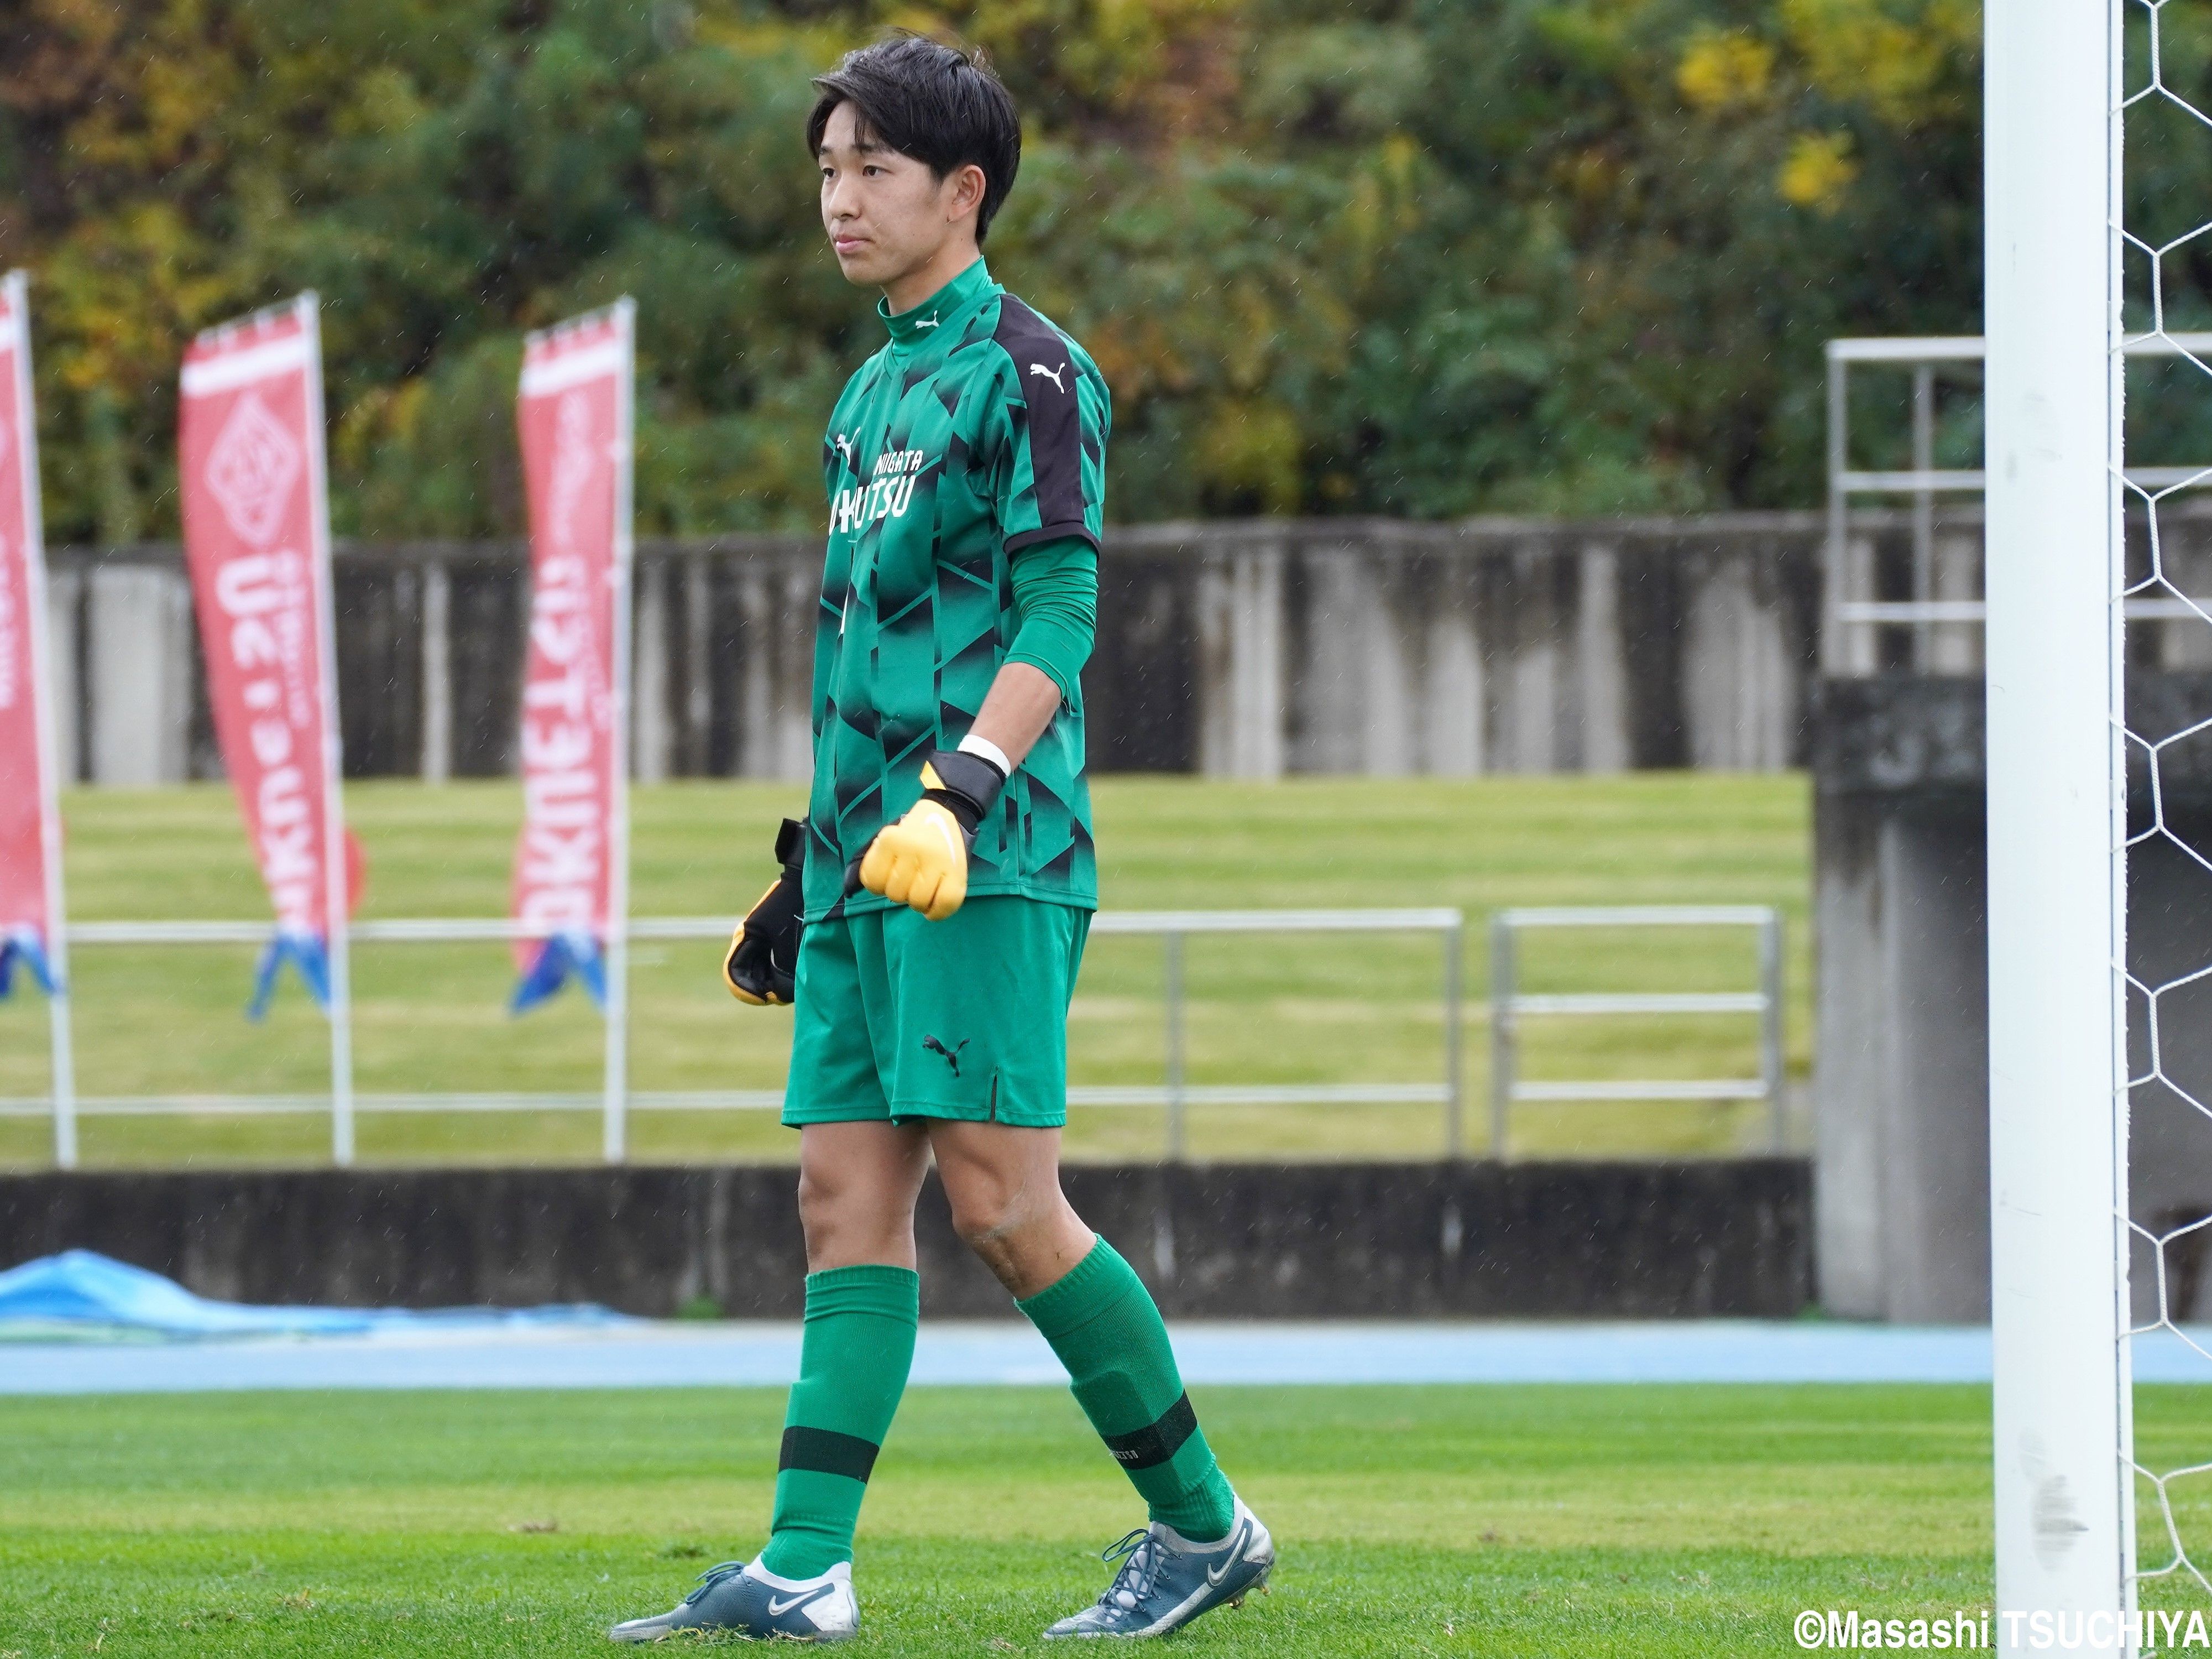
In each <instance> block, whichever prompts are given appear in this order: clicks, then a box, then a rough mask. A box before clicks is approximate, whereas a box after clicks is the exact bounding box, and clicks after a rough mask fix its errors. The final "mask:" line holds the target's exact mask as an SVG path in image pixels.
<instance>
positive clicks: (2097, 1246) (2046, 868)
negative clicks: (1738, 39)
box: [1983, 0, 2133, 1654]
mask: <svg viewBox="0 0 2212 1659" xmlns="http://www.w3.org/2000/svg"><path fill="white" fill-rule="evenodd" d="M1985 17H1986V20H1987V21H1986V25H1985V28H1986V35H1985V50H1984V64H1985V75H1986V82H1985V88H1984V111H1985V116H1984V141H1983V150H1984V167H1985V170H1986V171H1985V187H1984V203H1985V209H1984V237H1985V249H1984V273H1985V282H1986V284H1987V287H1986V292H1985V295H1984V315H1985V320H1986V327H1987V330H1988V391H1987V410H1988V413H1987V433H1988V438H1987V444H1988V455H1987V464H1986V466H1985V469H1984V471H1985V472H1986V475H1987V488H1988V496H1987V499H1988V521H1989V549H1990V551H1989V556H1988V561H1987V574H1986V592H1987V594H1988V613H1987V630H1988V631H1987V635H1986V641H1985V643H1986V658H1985V660H1986V664H1987V687H1988V745H1989V747H1988V759H1989V793H1988V813H1989V817H1988V823H1989V912H1990V921H1989V996H1990V1025H1989V1030H1990V1247H1991V1314H1992V1319H1993V1324H1994V1330H1993V1340H1994V1353H1995V1382H1994V1388H1993V1390H1992V1399H1993V1408H1994V1443H1995V1448H1996V1606H1997V1610H1998V1615H1999V1616H1998V1620H1997V1623H1998V1645H1999V1646H2000V1647H2001V1648H2003V1649H2006V1650H2018V1649H2021V1648H2024V1646H2025V1645H2026V1641H2027V1638H2026V1636H2025V1634H2024V1633H2021V1634H2016V1635H2014V1636H2012V1637H2011V1638H2008V1636H2007V1634H2006V1631H2005V1626H2006V1624H2007V1622H2008V1621H2007V1620H2005V1618H2004V1616H2003V1615H2004V1614H2005V1613H2012V1612H2037V1613H2055V1614H2059V1615H2062V1616H2069V1617H2079V1616H2081V1615H2086V1614H2093V1613H2103V1614H2105V1615H2106V1616H2109V1615H2111V1614H2112V1613H2114V1612H2116V1611H2118V1610H2121V1609H2124V1607H2126V1606H2127V1605H2128V1602H2129V1600H2130V1597H2131V1595H2132V1593H2133V1589H2132V1584H2131V1582H2130V1571H2129V1563H2130V1559H2131V1555H2132V1542H2133V1541H2132V1537H2131V1530H2132V1522H2131V1515H2132V1504H2131V1502H2130V1492H2129V1486H2128V1476H2127V1471H2126V1463H2125V1462H2124V1458H2125V1455H2126V1449H2125V1440H2126V1421H2127V1416H2126V1413H2127V1399H2128V1392H2129V1384H2128V1356H2127V1350H2126V1344H2125V1343H2124V1341H2123V1340H2121V1334H2122V1331H2123V1330H2124V1304H2125V1297H2126V1293H2127V1251H2126V1240H2125V1237H2124V1215H2125V1207H2126V1190H2125V1182H2126V1157H2125V1136H2126V1116H2125V1102H2126V1096H2125V1089H2124V1085H2125V1079H2126V1053H2125V1040H2124V1030H2125V1021H2124V1006H2123V1002H2122V998H2123V995H2124V983H2123V979H2122V974H2123V971H2124V963H2125V960H2126V912H2125V904H2124V890H2125V889H2124V867H2123V859H2122V857H2121V851H2120V849H2121V848H2122V847H2123V846H2124V842H2125V830H2126V823H2125V816H2124V767H2123V763H2122V762H2123V757H2122V752H2121V743H2122V738H2121V735H2120V732H2119V730H2118V715H2119V713H2120V690H2121V675H2122V665H2123V658H2122V653H2121V650H2120V626H2121V611H2120V606H2119V605H2118V602H2117V601H2118V595H2119V593H2120V592H2121V589H2122V587H2123V586H2124V580H2123V571H2122V546H2121V536H2120V514H2119V479H2118V466H2119V463H2120V459H2121V457H2120V453H2119V437H2118V434H2119V417H2120V398H2119V387H2118V375H2119V373H2120V369H2121V365H2122V361H2123V359H2122V354H2121V350H2120V347H2121V344H2122V334H2121V328H2120V286H2119V281H2118V240H2117V238H2116V236H2115V234H2114V232H2115V228H2116V227H2117V225H2118V220H2119V205H2120V204H2119V197H2118V188H2117V181H2118V167H2119V123H2118V116H2117V112H2116V106H2117V103H2118V98H2117V88H2118V68H2119V63H2120V54H2119V50H2118V4H2117V3H2116V0H2101V3H2084V0H1998V3H1996V4H1993V5H1991V6H1990V7H1989V8H1988V9H1987V10H1986V12H1985ZM2062 1627H2063V1626H2062ZM2091 1628H2092V1629H2093V1628H2094V1626H2091ZM2120 1650H2121V1649H2120V1645H2119V1644H2118V1642H2117V1640H2115V1641H2113V1642H2112V1644H2110V1645H2104V1646H2100V1648H2098V1649H2096V1651H2101V1652H2105V1653H2108V1654H2110V1653H2117V1652H2119V1651H2120Z"/></svg>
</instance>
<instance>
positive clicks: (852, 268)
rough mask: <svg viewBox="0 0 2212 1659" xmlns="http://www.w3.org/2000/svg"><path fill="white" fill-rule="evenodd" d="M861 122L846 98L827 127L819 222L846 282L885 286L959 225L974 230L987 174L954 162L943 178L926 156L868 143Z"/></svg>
mask: <svg viewBox="0 0 2212 1659" xmlns="http://www.w3.org/2000/svg"><path fill="white" fill-rule="evenodd" d="M858 125H859V123H858V118H857V116H856V113H855V112H854V107H853V106H852V105H851V104H850V103H843V104H840V105H838V106H837V107H836V108H835V109H833V110H831V111H830V112H829V125H827V126H825V127H824V128H823V131H822V149H821V152H820V154H819V155H817V157H816V158H815V159H816V160H817V161H818V162H819V163H820V166H821V168H822V228H823V229H824V230H826V231H828V232H829V246H830V247H831V248H832V249H833V250H834V251H835V252H836V255H837V264H838V266H839V268H840V269H841V270H843V271H844V273H845V280H846V281H847V282H849V283H854V284H856V285H858V286H861V287H873V288H881V287H884V286H885V285H887V284H890V283H895V282H896V281H897V280H898V279H899V278H900V277H902V276H906V275H908V273H909V272H912V271H915V270H921V268H922V267H923V266H925V265H927V264H929V262H930V261H931V260H932V259H933V258H935V257H936V256H937V254H938V252H939V250H940V249H942V248H943V247H944V246H945V243H946V242H947V241H949V240H951V239H952V237H953V236H954V235H955V234H956V233H957V231H958V229H959V228H960V227H961V226H962V225H963V224H964V225H965V226H967V227H968V228H969V234H972V232H973V227H974V224H975V217H974V208H975V204H977V203H978V202H979V201H980V200H981V197H982V193H983V173H982V169H981V168H980V167H956V168H954V169H953V171H952V172H951V173H947V174H946V175H945V178H944V179H939V178H937V176H936V175H935V174H933V173H931V172H930V170H929V164H928V163H927V162H926V161H915V159H914V157H912V156H911V155H900V154H899V153H898V152H897V151H896V150H891V149H884V148H883V147H882V146H881V145H880V144H877V143H873V142H871V143H866V144H863V143H861V142H860V137H859V135H858V132H857V131H856V129H857V127H858Z"/></svg>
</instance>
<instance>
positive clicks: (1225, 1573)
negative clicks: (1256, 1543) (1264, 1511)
mask: <svg viewBox="0 0 2212 1659" xmlns="http://www.w3.org/2000/svg"><path fill="white" fill-rule="evenodd" d="M1251 1541H1252V1523H1251V1522H1249V1521H1241V1522H1238V1523H1237V1536H1236V1537H1235V1538H1234V1539H1233V1540H1231V1542H1230V1546H1229V1559H1227V1560H1226V1561H1224V1562H1223V1563H1222V1564H1221V1571H1219V1572H1216V1571H1214V1570H1213V1569H1212V1567H1208V1568H1207V1569H1206V1586H1207V1588H1208V1589H1220V1588H1221V1581H1222V1580H1223V1579H1225V1578H1226V1577H1229V1570H1230V1568H1231V1567H1233V1566H1236V1565H1237V1564H1238V1563H1240V1562H1241V1561H1243V1559H1244V1547H1245V1546H1246V1545H1248V1544H1249V1543H1250V1542H1251Z"/></svg>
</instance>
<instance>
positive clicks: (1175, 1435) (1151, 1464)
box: [1099, 1394, 1198, 1469]
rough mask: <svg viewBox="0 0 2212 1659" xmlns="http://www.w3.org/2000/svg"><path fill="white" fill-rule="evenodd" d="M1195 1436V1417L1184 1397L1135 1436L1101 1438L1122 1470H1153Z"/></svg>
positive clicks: (1103, 1435)
mask: <svg viewBox="0 0 2212 1659" xmlns="http://www.w3.org/2000/svg"><path fill="white" fill-rule="evenodd" d="M1197 1432H1198V1413H1196V1412H1194V1411H1193V1410H1191V1408H1190V1396H1189V1395H1187V1394H1186V1395H1182V1396H1181V1397H1179V1398H1178V1399H1177V1400H1176V1402H1175V1404H1174V1405H1172V1406H1170V1407H1168V1408H1167V1409H1166V1410H1165V1411H1164V1412H1162V1413H1160V1415H1159V1420H1158V1422H1156V1423H1153V1424H1151V1425H1148V1426H1146V1427H1145V1428H1141V1429H1139V1430H1138V1431H1136V1432H1135V1433H1134V1434H1102V1435H1100V1436H1099V1438H1100V1439H1101V1440H1103V1441H1104V1442H1105V1443H1106V1449H1107V1450H1108V1451H1109V1452H1111V1453H1113V1454H1114V1461H1115V1462H1116V1463H1119V1464H1120V1465H1121V1467H1122V1468H1125V1469H1154V1468H1158V1467H1159V1466H1160V1465H1161V1464H1163V1463H1164V1462H1167V1461H1168V1460H1169V1459H1170V1458H1171V1457H1173V1456H1174V1455H1176V1453H1177V1452H1179V1451H1181V1450H1182V1443H1183V1442H1184V1441H1186V1440H1188V1439H1189V1438H1190V1437H1191V1436H1193V1435H1194V1434H1196V1433H1197Z"/></svg>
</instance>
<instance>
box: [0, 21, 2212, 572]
mask: <svg viewBox="0 0 2212 1659" xmlns="http://www.w3.org/2000/svg"><path fill="white" fill-rule="evenodd" d="M2169 15H2172V14H2171V13H2170V14H2169ZM887 25H902V26H908V27H921V28H927V29H933V30H935V29H944V30H950V31H952V32H955V33H960V34H962V35H964V36H966V37H967V38H969V39H970V40H975V41H978V42H980V43H981V44H982V45H983V46H986V47H987V49H989V50H990V52H992V54H993V55H994V58H995V60H996V62H997V64H998V66H999V68H1000V71H1001V73H1002V74H1003V75H1004V76H1005V77H1006V80H1007V82H1009V84H1010V85H1011V86H1012V88H1013V89H1014V91H1015V93H1016V95H1017V97H1018V99H1019V100H1021V102H1022V105H1023V107H1024V112H1025V115H1026V118H1027V121H1028V131H1027V139H1026V152H1025V155H1024V162H1023V167H1022V174H1021V179H1020V182H1019V185H1018V188H1017V189H1016V191H1015V192H1014V194H1013V197H1012V201H1011V202H1010V204H1009V205H1008V207H1007V210H1006V214H1005V216H1003V217H1002V219H1001V220H1000V223H999V224H998V225H997V226H996V227H994V230H993V233H992V235H991V239H990V243H989V247H988V252H989V253H990V256H991V259H992V264H993V267H994V271H995V272H996V274H997V275H999V276H1000V278H1001V279H1002V280H1005V281H1006V282H1007V283H1010V284H1011V285H1012V286H1013V287H1015V288H1016V289H1018V291H1020V292H1022V293H1023V294H1024V295H1026V296H1028V297H1030V299H1032V300H1033V301H1035V302H1036V304H1038V305H1039V306H1040V307H1042V308H1043V309H1045V310H1046V311H1048V313H1051V314H1053V315H1054V317H1056V318H1057V319H1059V320H1060V321H1061V322H1062V323H1064V324H1066V325H1067V326H1069V327H1070V328H1072V329H1073V330H1074V331H1077V332H1078V333H1079V335H1080V336H1081V337H1082V338H1083V339H1084V340H1085V343H1087V344H1088V345H1089V346H1090V348H1091V350H1092V351H1093V353H1094V354H1095V355H1096V356H1097V358H1098V360H1099V362H1100V363H1101V365H1102V366H1103V368H1104V369H1105V372H1106V374H1107V376H1108V378H1109V380H1110V382H1111V383H1112V386H1113V389H1114V394H1115V433H1116V441H1115V481H1114V483H1115V496H1114V499H1113V501H1111V503H1110V506H1111V507H1112V509H1113V511H1114V512H1115V514H1116V515H1117V516H1124V517H1127V516H1146V517H1155V516H1164V515H1167V516H1171V515H1177V514H1187V513H1219V512H1236V513H1244V512H1261V511H1266V512H1301V513H1328V512H1382V513H1411V514H1416V515H1423V516H1431V515H1440V514H1453V513H1467V512H1472V511H1479V510H1524V511H1539V512H1555V511H1556V512H1589V513H1596V512H1611V511H1633V510H1640V509H1654V510H1656V509H1674V508H1694V507H1721V506H1728V505H1761V504H1802V503H1806V502H1809V501H1811V500H1813V499H1814V496H1815V495H1816V494H1817V491H1818V489H1819V459H1820V343H1821V342H1822V341H1823V340H1824V339H1826V337H1828V336H1829V335H1831V334H1834V333H1838V332H1902V331H1913V332H1972V331H1975V329H1976V328H1977V326H1978V324H1977V318H1978V309H1979V300H1978V295H1979V286H1980V274H1979V270H1978V216H1977V207H1976V202H1977V197H1978V182H1979V158H1978V140H1977V134H1976V107H1977V105H1978V74H1979V66H1978V35H1979V27H1980V25H1979V18H1978V13H1977V12H1976V11H1975V10H1974V9H1972V7H1971V6H1970V5H1968V4H1966V3H1965V0H1367V3H1357V0H1355V3H1343V0H968V3H946V4H945V5H943V6H941V7H939V9H922V8H917V7H914V6H908V5H902V4H896V3H850V4H840V3H817V0H782V3H781V4H777V5H767V4H759V3H744V0H690V3H684V0H22V3H21V4H20V5H19V6H18V7H17V8H15V9H14V11H13V13H12V15H11V20H10V21H5V22H0V263H4V264H23V265H27V266H29V267H30V268H32V270H33V271H34V272H35V273H36V274H37V276H38V287H37V289H35V291H34V303H35V307H36V317H37V321H38V326H39V341H38V347H39V352H40V380H41V386H40V395H41V399H42V403H43V407H44V420H45V424H46V434H45V441H46V458H47V468H46V471H47V492H48V514H49V520H50V524H51V533H52V536H53V537H54V538H56V539H58V540H60V539H76V538H105V539H118V540H119V539H125V538H131V537H133V536H137V535H141V534H161V533H169V532H173V525H174V511H175V509H174V498H173V479H172V477H171V471H172V467H173V461H172V453H173V421H174V401H175V383H174V374H175V364H176V360H177V356H178V353H179V350H180V349H181V347H182V345H183V343H184V342H185V339H186V338H187V337H189V335H190V334H191V331H193V330H194V329H196V328H197V327H200V326H203V325H206V324H208V323H210V322H213V321H216V320H218V319H222V318H223V317H225V316H228V315H231V314H234V313H238V312H240V311H242V310H245V309H248V308H250V307H253V306H256V305H259V304H263V303H265V302H267V301H271V300H274V299H276V298H278V297H280V296H281V295H284V294H287V293H289V292H291V291H292V290H294V289H298V288H300V287H302V286H313V287H315V288H317V289H319V290H321V291H322V293H323V294H324V295H325V296H326V299H327V301H328V302H329V303H328V307H327V310H326V312H325V326H326V329H327V331H328V332H327V339H326V349H327V356H328V362H329V386H330V395H331V409H332V415H333V419H334V428H333V439H332V463H333V474H334V477H333V482H334V485H335V491H334V503H333V505H334V509H335V512H336V514H337V521H338V527H339V529H340V531H341V532H351V533H360V534H374V535H434V534H435V535H473V534H484V533H494V532H507V531H511V530H512V529H513V528H514V527H515V526H516V525H517V524H518V522H519V515H520V497H519V489H518V487H517V484H516V482H515V476H514V463H513V436H512V392H513V374H514V370H515V367H516V362H517V359H518V354H519V349H520V334H521V332H522V331H523V330H525V329H526V328H529V327H532V326H535V325H539V324H542V323H545V322H549V321H551V320H553V319H556V318H557V317H559V316H561V315H562V314H564V313H568V312H570V311H572V310H575V309H579V308H581V307H586V306H589V305H592V304H595V303H598V302H600V301H605V300H607V299H610V298H611V297H613V296H614V295H616V294H617V293H621V292H623V291H628V292H629V293H632V294H635V295H636V296H637V298H638V300H639V302H640V307H641V310H640V315H641V399H640V404H641V408H640V416H641V419H640V441H641V453H640V467H639V478H638V507H639V513H640V519H641V527H643V528H645V529H647V530H648V531H650V532H704V531H710V530H715V529H724V528H734V527H743V526H769V525H789V526H802V525H807V524H811V523H813V522H814V521H815V520H817V519H818V518H819V517H820V501H819V495H820V488H821V487H820V480H819V472H818V467H817V455H818V453H819V443H820V423H821V421H822V418H823V414H824V412H825V411H826V410H828V408H829V404H830V401H831V399H832V398H833V397H834V395H835V393H836V388H837V387H838V386H839V385H840V384H841V383H842V379H843V377H844V375H845V374H848V372H849V371H850V370H851V369H852V368H854V366H855V365H856V364H857V363H858V362H860V359H861V358H862V357H864V356H866V354H867V353H868V352H869V351H871V350H872V349H875V347H876V345H877V344H878V343H879V340H880V333H879V330H878V325H877V324H876V323H875V321H874V319H873V318H872V315H871V314H870V304H871V301H872V298H873V296H872V295H861V294H859V293H856V292H854V290H852V289H848V288H847V287H846V286H845V285H844V283H842V279H840V277H839V276H838V275H837V273H836V268H835V266H834V264H832V262H831V261H830V259H829V257H828V255H827V254H826V252H824V251H823V247H822V244H821V234H820V229H819V225H818V222H817V219H816V216H815V208H814V185H813V179H812V174H811V169H810V167H809V165H808V162H807V158H806V157H805V155H803V154H802V153H801V149H800V143H799V130H800V125H801V121H802V119H803V117H804V113H805V108H806V106H807V104H808V102H809V100H810V98H811V93H810V90H809V88H808V86H807V76H808V75H809V74H810V73H812V72H815V71H817V70H820V69H821V68H823V67H825V66H827V65H829V64H831V63H833V62H834V61H835V60H836V57H837V55H838V54H839V53H840V52H842V51H843V50H845V49H846V48H848V47H849V46H854V45H858V44H860V43H862V42H864V41H866V40H869V39H871V38H872V37H873V36H874V35H875V34H876V33H878V31H879V30H880V29H881V28H882V27H885V26H887ZM2169 27H2172V25H2171V24H2170V25H2169ZM2169 38H2170V39H2172V38H2173V37H2172V36H2170V37H2169ZM2182 38H2183V46H2182V47H2180V48H2179V50H2180V51H2181V52H2183V54H2184V60H2185V66H2187V67H2189V68H2190V69H2191V72H2194V73H2198V74H2201V72H2202V64H2203V56H2202V53H2201V52H2197V53H2196V54H2195V55H2194V56H2191V55H2190V52H2191V49H2192V43H2193V42H2195V40H2197V36H2196V35H2194V34H2191V33H2188V32H2187V31H2184V32H2183V36H2182Z"/></svg>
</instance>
